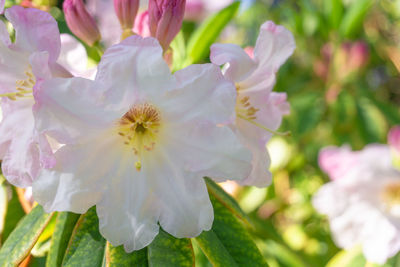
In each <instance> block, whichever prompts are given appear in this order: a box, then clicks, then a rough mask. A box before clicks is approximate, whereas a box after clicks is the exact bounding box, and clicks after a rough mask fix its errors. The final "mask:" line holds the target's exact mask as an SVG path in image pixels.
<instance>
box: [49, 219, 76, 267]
mask: <svg viewBox="0 0 400 267" xmlns="http://www.w3.org/2000/svg"><path fill="white" fill-rule="evenodd" d="M79 216H80V215H79V214H75V213H71V212H60V213H59V214H58V215H57V220H56V225H55V229H54V233H53V236H52V238H51V246H50V251H49V254H48V255H47V260H46V267H58V266H61V263H62V260H63V258H64V253H65V250H66V249H67V246H68V241H69V240H70V238H71V234H72V231H73V229H74V227H75V224H76V222H77V221H78V219H79Z"/></svg>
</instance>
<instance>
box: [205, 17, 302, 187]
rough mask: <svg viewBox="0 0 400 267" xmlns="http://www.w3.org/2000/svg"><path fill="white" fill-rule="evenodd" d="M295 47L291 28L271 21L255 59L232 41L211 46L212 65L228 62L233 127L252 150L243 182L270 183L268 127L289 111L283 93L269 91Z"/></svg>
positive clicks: (275, 125)
mask: <svg viewBox="0 0 400 267" xmlns="http://www.w3.org/2000/svg"><path fill="white" fill-rule="evenodd" d="M294 49H295V42H294V38H293V35H292V34H291V33H290V31H288V30H287V29H285V28H284V27H283V26H277V25H275V24H274V23H273V22H271V21H268V22H266V23H264V24H263V25H262V26H261V31H260V35H259V37H258V39H257V43H256V46H255V48H254V58H252V57H250V56H249V55H248V54H247V53H246V52H245V51H244V50H243V49H242V48H241V47H239V46H237V45H234V44H214V45H213V46H212V47H211V56H210V58H211V61H212V62H213V63H214V64H217V65H223V64H225V63H228V64H226V65H225V68H224V71H225V72H224V74H225V77H226V78H227V79H229V80H231V81H233V82H234V83H235V85H236V90H237V103H236V115H237V119H236V121H235V123H234V129H235V131H236V132H237V134H238V136H239V138H240V140H241V141H242V143H243V144H245V145H246V146H247V147H248V148H249V149H250V150H251V151H252V152H253V170H252V173H251V175H250V176H249V177H248V178H247V179H246V180H244V181H243V184H246V185H255V186H259V187H263V186H267V185H268V184H269V183H270V182H271V174H270V173H269V171H268V166H269V164H270V158H269V155H268V153H267V151H266V149H265V144H266V142H267V141H268V140H269V138H270V137H271V135H272V134H271V131H270V130H275V129H277V128H278V127H279V125H280V123H281V120H282V116H283V115H284V114H288V113H289V104H288V103H287V102H286V94H285V93H272V92H271V91H272V89H273V86H274V84H275V73H276V71H277V70H278V69H279V67H280V66H281V65H282V64H283V63H284V62H285V61H286V59H287V58H288V57H289V56H290V55H291V54H292V53H293V51H294ZM265 127H266V128H268V129H267V130H266V129H265Z"/></svg>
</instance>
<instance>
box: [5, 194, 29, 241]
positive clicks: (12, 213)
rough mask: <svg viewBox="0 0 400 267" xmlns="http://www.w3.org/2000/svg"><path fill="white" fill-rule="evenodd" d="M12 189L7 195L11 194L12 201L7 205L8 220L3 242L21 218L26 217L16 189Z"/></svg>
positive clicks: (6, 220) (6, 219)
mask: <svg viewBox="0 0 400 267" xmlns="http://www.w3.org/2000/svg"><path fill="white" fill-rule="evenodd" d="M10 189H11V190H9V191H8V192H7V194H8V193H11V199H10V200H9V201H8V204H7V211H6V218H5V220H4V228H3V233H2V235H1V240H2V241H3V242H4V241H5V240H6V239H7V238H8V236H9V235H10V233H11V232H12V231H13V230H14V228H15V226H16V225H17V224H18V222H19V221H20V220H21V218H22V217H24V216H25V211H24V210H23V209H22V206H21V203H20V202H19V199H18V195H17V192H16V191H15V188H14V187H13V186H11V187H10Z"/></svg>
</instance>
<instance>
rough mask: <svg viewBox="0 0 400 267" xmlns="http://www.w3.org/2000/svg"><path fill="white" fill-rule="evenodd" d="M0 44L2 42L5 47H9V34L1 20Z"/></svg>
mask: <svg viewBox="0 0 400 267" xmlns="http://www.w3.org/2000/svg"><path fill="white" fill-rule="evenodd" d="M0 42H2V43H3V44H4V46H6V47H8V46H10V45H11V40H10V34H9V33H8V30H7V27H6V25H5V24H4V22H3V21H2V20H0Z"/></svg>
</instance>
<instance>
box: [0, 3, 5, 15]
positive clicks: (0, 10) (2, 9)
mask: <svg viewBox="0 0 400 267" xmlns="http://www.w3.org/2000/svg"><path fill="white" fill-rule="evenodd" d="M5 3H6V0H0V14H3V11H4V4H5Z"/></svg>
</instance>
